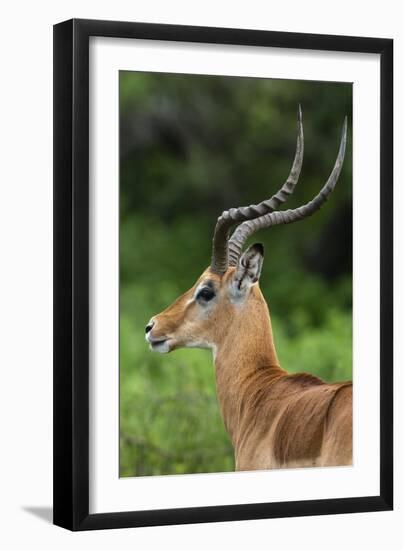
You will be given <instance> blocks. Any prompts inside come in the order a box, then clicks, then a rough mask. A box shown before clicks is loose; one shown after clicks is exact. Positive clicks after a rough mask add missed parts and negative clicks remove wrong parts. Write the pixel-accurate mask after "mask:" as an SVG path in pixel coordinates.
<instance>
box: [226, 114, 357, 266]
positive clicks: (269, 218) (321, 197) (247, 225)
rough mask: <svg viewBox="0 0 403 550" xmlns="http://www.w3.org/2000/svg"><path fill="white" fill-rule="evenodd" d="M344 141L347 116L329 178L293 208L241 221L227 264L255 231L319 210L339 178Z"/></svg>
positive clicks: (235, 261) (309, 214) (288, 221)
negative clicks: (316, 190)
mask: <svg viewBox="0 0 403 550" xmlns="http://www.w3.org/2000/svg"><path fill="white" fill-rule="evenodd" d="M346 142H347V117H345V119H344V124H343V130H342V136H341V141H340V147H339V152H338V154H337V158H336V162H335V164H334V167H333V170H332V173H331V174H330V176H329V179H328V180H327V182H326V183H325V185H324V186H323V187H322V189H321V190H320V192H319V193H318V194H317V195H316V197H315V198H313V199H312V200H311V201H310V202H308V203H307V204H304V205H303V206H300V207H299V208H295V209H294V210H285V211H282V212H281V211H280V212H271V213H268V214H266V215H264V216H260V217H259V218H254V219H252V218H251V219H250V220H248V221H245V222H244V223H242V224H241V225H240V226H239V227H237V229H236V230H235V231H234V234H233V235H232V237H231V239H230V241H229V245H228V246H229V264H230V265H236V264H237V261H238V258H239V255H240V253H241V250H242V248H243V245H244V244H245V242H246V241H247V239H248V238H249V237H250V236H251V235H252V234H253V233H256V231H259V230H260V229H264V228H266V227H270V226H272V225H279V224H283V223H293V222H297V221H300V220H303V219H304V218H307V217H308V216H312V214H313V213H314V212H316V211H317V210H319V208H321V207H322V206H323V204H324V203H325V202H326V201H327V199H328V198H329V195H330V193H331V192H332V191H333V189H334V188H335V186H336V183H337V180H338V178H339V175H340V172H341V169H342V166H343V161H344V153H345V151H346Z"/></svg>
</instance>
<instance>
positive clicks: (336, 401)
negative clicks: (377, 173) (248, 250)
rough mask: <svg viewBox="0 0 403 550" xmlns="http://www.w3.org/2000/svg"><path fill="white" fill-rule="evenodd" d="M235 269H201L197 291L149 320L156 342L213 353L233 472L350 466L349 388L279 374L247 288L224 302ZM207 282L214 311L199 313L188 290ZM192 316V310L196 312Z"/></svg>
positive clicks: (266, 323)
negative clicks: (236, 298) (217, 272)
mask: <svg viewBox="0 0 403 550" xmlns="http://www.w3.org/2000/svg"><path fill="white" fill-rule="evenodd" d="M233 276H234V268H229V270H228V271H227V272H226V273H225V274H224V275H223V276H222V277H220V276H218V275H215V274H214V273H211V271H210V270H209V269H208V270H206V271H205V273H204V274H203V275H202V276H201V277H200V279H199V280H198V282H197V283H196V285H195V286H194V287H193V288H191V289H190V290H189V291H188V292H186V293H185V294H184V295H183V296H181V297H180V298H178V300H176V301H175V302H174V303H173V304H172V305H171V306H170V307H169V308H167V309H166V310H165V311H163V312H162V313H160V314H159V315H157V316H156V317H155V318H154V322H155V327H154V328H153V335H155V337H157V338H160V337H169V339H170V342H171V344H170V346H171V347H170V350H172V349H176V348H177V347H182V346H203V345H208V346H209V347H212V348H213V350H214V352H215V368H216V383H217V394H218V399H219V402H220V406H221V412H222V417H223V420H224V424H225V426H226V429H227V431H228V433H229V435H230V437H231V441H232V444H233V446H234V451H235V461H236V469H237V470H257V469H267V468H287V467H288V468H289V467H301V466H305V467H306V466H334V465H338V466H340V465H348V464H351V463H352V385H351V382H342V383H337V384H326V383H325V382H323V381H322V380H320V379H319V378H317V377H315V376H312V375H311V374H306V373H301V374H288V373H287V372H286V371H284V370H283V369H282V368H280V366H279V363H278V359H277V354H276V351H275V347H274V341H273V333H272V328H271V322H270V316H269V311H268V307H267V304H266V302H265V300H264V298H263V295H262V293H261V291H260V289H259V286H258V284H254V285H253V286H252V287H251V289H250V292H249V294H248V295H247V298H246V299H245V301H244V303H241V304H236V303H234V302H233V300H231V299H230V297H229V288H230V284H231V280H232V277H233ZM206 280H211V281H213V282H214V285H215V288H216V289H217V304H216V305H215V306H214V308H211V310H210V309H209V310H208V313H206V312H200V306H198V305H197V304H196V303H195V301H194V300H193V301H192V296H193V295H194V290H195V288H196V287H197V286H198V285H200V283H201V282H203V281H206ZM198 308H199V309H198Z"/></svg>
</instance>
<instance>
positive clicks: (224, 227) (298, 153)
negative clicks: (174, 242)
mask: <svg viewBox="0 0 403 550" xmlns="http://www.w3.org/2000/svg"><path fill="white" fill-rule="evenodd" d="M297 131H298V135H297V146H296V150H295V156H294V162H293V164H292V167H291V171H290V173H289V175H288V178H287V180H286V182H285V183H284V185H283V186H282V188H281V189H280V190H279V191H278V192H277V193H276V194H275V195H273V196H272V197H270V199H266V200H264V201H262V202H261V203H259V204H252V205H250V206H240V207H239V208H231V209H230V210H225V211H224V212H223V213H222V214H221V216H220V217H219V218H218V220H217V223H216V226H215V230H214V237H213V253H212V258H211V270H212V271H213V272H214V273H218V274H223V273H225V272H226V271H227V268H228V238H229V231H230V229H231V227H232V226H233V225H235V224H238V223H241V222H245V221H246V220H252V219H254V218H258V219H260V217H262V216H264V215H265V214H268V213H269V212H273V210H275V209H276V208H278V207H279V206H280V205H281V204H283V203H284V202H285V201H286V200H287V198H288V197H289V196H290V195H291V194H292V193H293V191H294V189H295V186H296V185H297V183H298V178H299V175H300V172H301V167H302V160H303V156H304V130H303V125H302V111H301V106H299V108H298V120H297Z"/></svg>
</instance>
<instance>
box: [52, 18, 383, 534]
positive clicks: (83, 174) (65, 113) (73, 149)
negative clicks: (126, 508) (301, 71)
mask: <svg viewBox="0 0 403 550" xmlns="http://www.w3.org/2000/svg"><path fill="white" fill-rule="evenodd" d="M92 36H101V37H117V38H140V39H146V40H168V41H179V42H198V43H214V44H231V45H242V46H266V47H268V46H269V47H281V48H297V49H309V50H327V51H339V52H362V53H375V54H379V55H380V58H381V78H380V82H381V90H380V92H381V105H380V107H381V117H380V120H381V123H380V139H381V150H380V182H381V189H380V198H381V201H380V209H381V212H380V214H381V235H380V242H381V261H380V270H381V273H380V280H381V287H380V308H381V309H380V342H381V346H380V365H381V368H380V414H381V431H380V492H379V494H377V495H373V496H369V497H368V496H365V497H355V498H338V499H327V500H309V501H292V502H276V503H258V504H239V505H228V506H227V505H225V506H206V507H197V508H180V509H178V508H175V509H164V510H150V511H132V512H115V513H102V514H90V513H89V290H90V288H89V206H90V204H89V181H88V175H89V158H88V155H89V38H90V37H92ZM392 214H393V40H391V39H385V38H360V37H351V36H327V35H313V34H299V33H289V32H269V31H256V30H244V29H225V28H206V27H190V26H177V25H160V24H148V23H127V22H115V21H95V20H80V19H73V20H69V21H65V22H62V23H59V24H57V25H55V26H54V523H55V524H56V525H59V526H61V527H65V528H67V529H71V530H74V531H76V530H90V529H105V528H119V527H138V526H152V525H167V524H183V523H202V522H216V521H234V520H246V519H258V518H275V517H291V516H305V515H321V514H339V513H352V512H370V511H380V510H391V509H392V506H393V401H392V397H393V352H392V350H393V217H392Z"/></svg>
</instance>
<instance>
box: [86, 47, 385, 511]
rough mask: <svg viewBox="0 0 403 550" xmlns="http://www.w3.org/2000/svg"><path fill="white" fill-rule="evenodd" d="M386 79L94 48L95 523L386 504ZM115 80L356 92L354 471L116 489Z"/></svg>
mask: <svg viewBox="0 0 403 550" xmlns="http://www.w3.org/2000/svg"><path fill="white" fill-rule="evenodd" d="M379 69H380V59H379V56H378V55H375V54H349V53H329V52H312V51H308V50H307V51H303V50H289V49H273V48H258V47H238V46H221V45H202V44H186V43H172V42H157V41H143V40H128V39H112V38H99V37H93V38H91V39H90V199H91V200H90V204H91V220H90V250H91V262H90V273H91V278H90V281H91V283H90V289H91V304H90V306H91V307H90V320H91V323H90V327H91V341H90V513H100V512H117V511H130V510H146V509H161V508H176V507H187V506H212V505H220V504H240V503H251V502H276V501H287V500H307V499H321V498H342V497H354V496H366V495H377V494H379V284H380V283H379V256H380V243H379V121H380V110H379V108H380V107H379V105H380V96H379V84H380V81H379V78H380V70H379ZM119 70H137V71H157V72H172V73H188V74H220V75H239V76H258V77H267V78H292V79H302V80H307V79H308V80H330V81H344V82H353V83H354V105H353V111H354V142H353V152H354V168H353V179H354V195H353V196H354V199H353V207H354V210H353V212H354V218H353V219H354V232H353V242H354V280H353V298H354V315H353V329H354V342H353V345H354V369H353V370H354V372H353V377H354V466H353V467H351V468H323V469H322V468H315V469H299V470H281V471H268V472H242V473H236V472H234V473H225V474H195V475H182V476H158V477H144V478H130V479H127V478H125V479H119V453H118V448H119V447H118V441H119V330H118V327H119V296H118V290H119V285H118V283H119V269H118V267H119V247H118V235H119V210H118V199H119V181H118V167H119V151H118V143H119V142H118V106H119V98H118V71H119ZM350 135H351V134H350ZM307 146H308V145H307ZM335 147H337V144H336V145H335ZM195 353H197V352H195ZM212 368H213V367H212Z"/></svg>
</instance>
